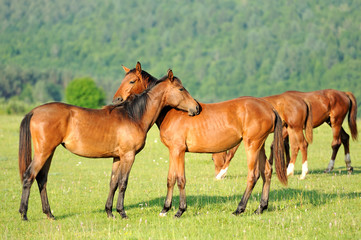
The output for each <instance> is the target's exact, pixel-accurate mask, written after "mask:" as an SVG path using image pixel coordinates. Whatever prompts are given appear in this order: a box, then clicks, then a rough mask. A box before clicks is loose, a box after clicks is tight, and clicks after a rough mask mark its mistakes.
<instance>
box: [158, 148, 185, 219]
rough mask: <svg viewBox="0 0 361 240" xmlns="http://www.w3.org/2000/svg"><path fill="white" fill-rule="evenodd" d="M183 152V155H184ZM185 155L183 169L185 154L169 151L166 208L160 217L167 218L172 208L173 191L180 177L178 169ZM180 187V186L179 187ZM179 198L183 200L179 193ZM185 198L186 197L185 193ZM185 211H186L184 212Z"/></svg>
mask: <svg viewBox="0 0 361 240" xmlns="http://www.w3.org/2000/svg"><path fill="white" fill-rule="evenodd" d="M182 152H183V154H182ZM181 155H183V160H182V161H183V167H184V155H185V152H184V151H181V150H179V149H169V170H168V177H167V196H166V199H165V202H164V207H163V209H162V211H161V213H160V214H159V216H165V215H166V214H167V212H168V211H169V209H170V208H171V207H172V199H173V189H174V185H175V183H176V181H177V180H178V179H177V176H178V171H179V170H178V167H179V163H178V161H180V156H181ZM181 181H182V179H179V181H178V184H179V183H181ZM184 185H185V179H184ZM178 187H179V185H178ZM179 196H180V198H181V193H179ZM184 197H185V191H184ZM184 200H185V199H184ZM184 211H185V210H184Z"/></svg>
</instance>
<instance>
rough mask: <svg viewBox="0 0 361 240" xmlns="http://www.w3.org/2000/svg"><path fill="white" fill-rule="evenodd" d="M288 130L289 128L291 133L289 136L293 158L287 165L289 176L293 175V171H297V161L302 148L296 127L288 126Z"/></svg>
mask: <svg viewBox="0 0 361 240" xmlns="http://www.w3.org/2000/svg"><path fill="white" fill-rule="evenodd" d="M287 130H288V134H289V135H288V136H289V141H290V145H291V160H290V162H289V164H288V167H287V176H290V175H293V173H294V171H295V163H296V159H297V155H298V151H299V150H300V148H299V141H300V139H299V136H298V135H297V133H296V131H295V129H293V128H291V127H288V129H287ZM301 131H302V130H301ZM301 133H302V132H301Z"/></svg>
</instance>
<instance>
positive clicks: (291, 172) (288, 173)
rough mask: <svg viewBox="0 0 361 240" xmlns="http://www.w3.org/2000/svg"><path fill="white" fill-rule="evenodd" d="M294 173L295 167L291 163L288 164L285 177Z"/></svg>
mask: <svg viewBox="0 0 361 240" xmlns="http://www.w3.org/2000/svg"><path fill="white" fill-rule="evenodd" d="M294 171H295V165H294V164H293V163H290V164H288V168H287V176H289V175H293V172H294Z"/></svg>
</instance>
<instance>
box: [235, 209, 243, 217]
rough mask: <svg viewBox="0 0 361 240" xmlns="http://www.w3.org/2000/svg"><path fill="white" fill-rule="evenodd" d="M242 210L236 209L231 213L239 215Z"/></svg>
mask: <svg viewBox="0 0 361 240" xmlns="http://www.w3.org/2000/svg"><path fill="white" fill-rule="evenodd" d="M243 212H244V210H243V211H242V210H241V211H240V210H236V211H234V212H233V213H232V214H233V215H234V216H238V215H240V214H242V213H243Z"/></svg>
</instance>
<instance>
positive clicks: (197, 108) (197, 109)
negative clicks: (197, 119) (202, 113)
mask: <svg viewBox="0 0 361 240" xmlns="http://www.w3.org/2000/svg"><path fill="white" fill-rule="evenodd" d="M196 111H197V114H198V113H199V105H197V106H196Z"/></svg>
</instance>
